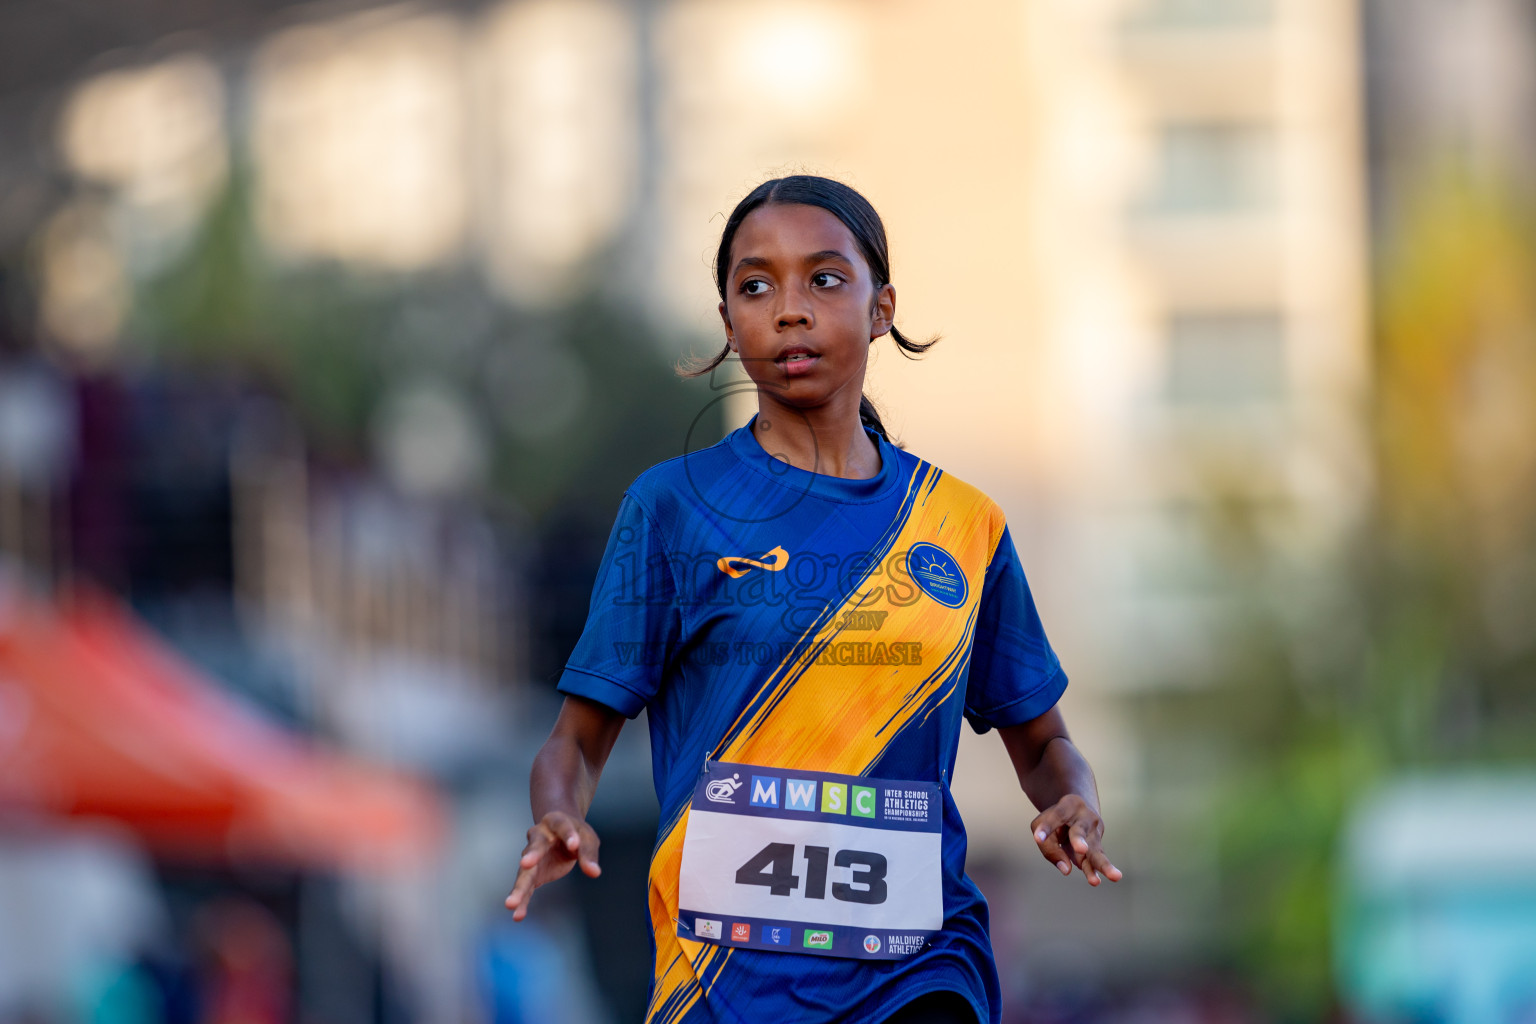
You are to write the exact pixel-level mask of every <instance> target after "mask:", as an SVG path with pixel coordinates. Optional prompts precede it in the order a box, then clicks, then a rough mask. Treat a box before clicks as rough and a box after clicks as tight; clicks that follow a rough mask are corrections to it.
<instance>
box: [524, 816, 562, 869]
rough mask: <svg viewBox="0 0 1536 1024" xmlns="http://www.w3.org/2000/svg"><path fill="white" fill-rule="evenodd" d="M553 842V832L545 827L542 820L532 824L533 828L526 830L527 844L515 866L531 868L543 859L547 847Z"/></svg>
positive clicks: (547, 850) (547, 849)
mask: <svg viewBox="0 0 1536 1024" xmlns="http://www.w3.org/2000/svg"><path fill="white" fill-rule="evenodd" d="M554 842H555V836H554V833H552V832H551V831H550V830H549V829H548V828H547V827H545V825H544V824H543V823H542V822H541V823H539V824H537V825H535V826H533V828H531V829H529V830H528V845H527V846H525V847H523V855H522V856H521V857H519V858H518V860H517V866H518V867H520V868H531V867H533V866H534V865H536V864H538V862H539V861H541V860H543V859H544V855H545V854H546V853H548V852H549V848H550V846H551V845H552V844H553V843H554Z"/></svg>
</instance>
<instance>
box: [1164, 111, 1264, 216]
mask: <svg viewBox="0 0 1536 1024" xmlns="http://www.w3.org/2000/svg"><path fill="white" fill-rule="evenodd" d="M1157 147H1158V154H1157V179H1156V182H1155V184H1154V187H1153V192H1152V196H1151V207H1152V209H1153V210H1154V211H1155V212H1163V213H1225V212H1237V211H1242V210H1252V209H1258V208H1261V207H1264V206H1267V205H1269V204H1270V203H1271V202H1272V201H1273V199H1274V191H1275V188H1274V185H1275V175H1274V166H1275V147H1274V136H1273V133H1272V132H1271V131H1270V130H1269V129H1268V128H1267V127H1264V126H1263V125H1256V124H1245V123H1240V122H1208V123H1178V124H1168V125H1164V126H1163V128H1162V129H1161V131H1160V132H1159V135H1158V139H1157Z"/></svg>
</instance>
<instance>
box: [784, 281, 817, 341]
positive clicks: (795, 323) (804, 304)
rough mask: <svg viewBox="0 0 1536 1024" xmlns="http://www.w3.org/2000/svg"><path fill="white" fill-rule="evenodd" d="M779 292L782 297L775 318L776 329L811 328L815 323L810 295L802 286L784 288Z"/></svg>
mask: <svg viewBox="0 0 1536 1024" xmlns="http://www.w3.org/2000/svg"><path fill="white" fill-rule="evenodd" d="M779 294H780V295H781V296H782V297H783V299H782V305H780V306H779V315H778V317H777V319H776V321H775V322H776V323H777V325H778V329H779V330H781V331H783V330H788V329H789V328H791V327H804V328H807V329H809V328H811V327H814V326H815V324H816V321H815V318H814V317H813V316H812V314H811V303H810V296H808V295H807V294H806V293H805V289H804V288H784V289H782V290H781V291H780V292H779Z"/></svg>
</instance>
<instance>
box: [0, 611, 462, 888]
mask: <svg viewBox="0 0 1536 1024" xmlns="http://www.w3.org/2000/svg"><path fill="white" fill-rule="evenodd" d="M18 806H19V807H22V808H27V809H31V810H40V811H43V812H46V813H52V814H57V815H64V816H74V817H87V816H99V817H108V818H114V819H117V820H120V821H122V822H125V823H127V824H128V825H129V826H131V827H132V828H133V829H134V830H135V831H136V832H138V833H139V834H140V835H141V836H143V838H144V839H145V841H146V842H147V843H148V844H149V846H150V847H151V848H152V849H154V850H155V851H156V852H158V853H161V854H163V855H166V856H170V857H174V858H181V859H192V860H203V861H207V860H215V861H234V862H238V863H276V864H283V865H291V866H297V867H313V868H340V869H350V870H389V869H395V868H405V867H410V866H412V865H416V864H420V863H422V862H423V861H424V860H426V859H427V858H429V857H431V856H432V854H433V852H434V851H435V850H436V848H437V846H438V844H439V841H440V839H441V836H442V831H443V821H444V818H443V813H442V810H441V806H440V803H439V800H438V798H437V796H436V793H435V791H434V790H433V789H432V788H431V787H430V786H429V785H427V784H426V783H424V782H422V781H420V780H417V779H413V778H410V777H408V776H405V775H403V774H400V773H397V772H394V771H392V770H389V769H384V768H380V767H375V766H371V765H367V764H364V763H362V762H360V761H358V760H356V759H354V758H351V757H348V756H345V755H342V754H339V753H334V752H330V751H326V750H324V749H322V748H320V747H319V746H318V745H316V744H314V743H313V742H311V741H308V740H306V739H304V738H302V737H299V736H296V735H294V734H291V733H289V732H287V731H285V730H283V729H281V728H279V727H278V726H276V725H274V724H272V723H270V722H268V721H266V720H264V719H262V718H259V717H257V716H256V715H255V714H254V713H253V712H251V711H249V710H247V709H246V708H245V707H243V706H242V705H240V704H239V703H238V702H237V701H235V700H234V699H233V698H231V697H229V696H228V695H226V694H225V693H224V692H223V691H222V690H221V689H220V688H219V686H218V685H217V684H216V683H214V682H212V681H211V680H209V679H207V678H206V677H204V676H203V675H202V673H201V672H200V671H199V670H198V669H196V668H194V667H193V666H192V665H190V664H188V663H187V662H186V661H185V660H183V659H182V658H181V657H180V656H178V655H177V654H176V653H174V652H173V651H171V650H170V649H169V648H168V647H166V646H165V645H164V644H163V643H162V642H160V641H159V640H158V639H156V638H155V637H154V636H153V635H152V634H151V632H150V631H149V629H148V627H146V626H144V625H143V624H141V623H140V622H138V620H136V619H135V618H134V617H133V616H132V615H131V613H129V612H128V611H127V610H126V609H124V608H123V607H122V606H121V605H120V604H119V603H118V602H117V601H115V600H114V599H112V598H111V597H109V596H107V595H105V594H102V593H99V592H94V591H86V592H81V593H77V594H75V595H74V596H72V597H71V598H70V599H69V600H68V601H67V602H64V603H62V604H61V605H59V606H57V607H55V606H51V605H46V604H42V603H39V602H36V601H33V600H31V599H28V598H26V597H24V596H22V595H21V594H19V593H17V592H15V591H7V592H3V593H0V809H3V808H6V807H11V808H15V807H18Z"/></svg>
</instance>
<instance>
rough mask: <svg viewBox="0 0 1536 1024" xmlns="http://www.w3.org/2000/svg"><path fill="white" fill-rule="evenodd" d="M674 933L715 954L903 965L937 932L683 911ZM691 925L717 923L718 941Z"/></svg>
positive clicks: (925, 945) (921, 949)
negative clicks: (757, 952)
mask: <svg viewBox="0 0 1536 1024" xmlns="http://www.w3.org/2000/svg"><path fill="white" fill-rule="evenodd" d="M678 920H679V925H678V929H677V934H678V936H679V937H680V938H684V939H694V940H696V941H702V942H704V943H706V944H707V945H709V946H710V947H711V948H712V949H718V952H720V953H722V954H723V953H726V952H728V951H729V949H762V950H768V951H770V952H777V953H809V954H812V955H814V956H835V957H843V958H850V959H857V960H905V959H906V958H907V957H910V956H915V955H916V954H918V953H920V952H922V951H923V949H924V948H926V947H927V945H928V942H929V941H930V940H931V939H932V938H933V936H934V935H936V934H937V932H931V931H911V930H902V929H892V928H850V927H848V926H846V925H838V924H817V923H816V922H814V921H777V920H773V919H770V918H761V917H752V918H733V917H730V916H729V915H719V914H709V913H703V912H700V913H695V912H693V911H691V910H687V909H685V910H683V911H681V913H680V916H679V919H678ZM696 921H706V922H718V923H719V924H720V926H721V933H720V937H719V938H718V939H710V938H700V937H698V936H695V935H694V933H693V930H692V928H690V927H688V926H689V925H690V924H692V923H693V922H696Z"/></svg>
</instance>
